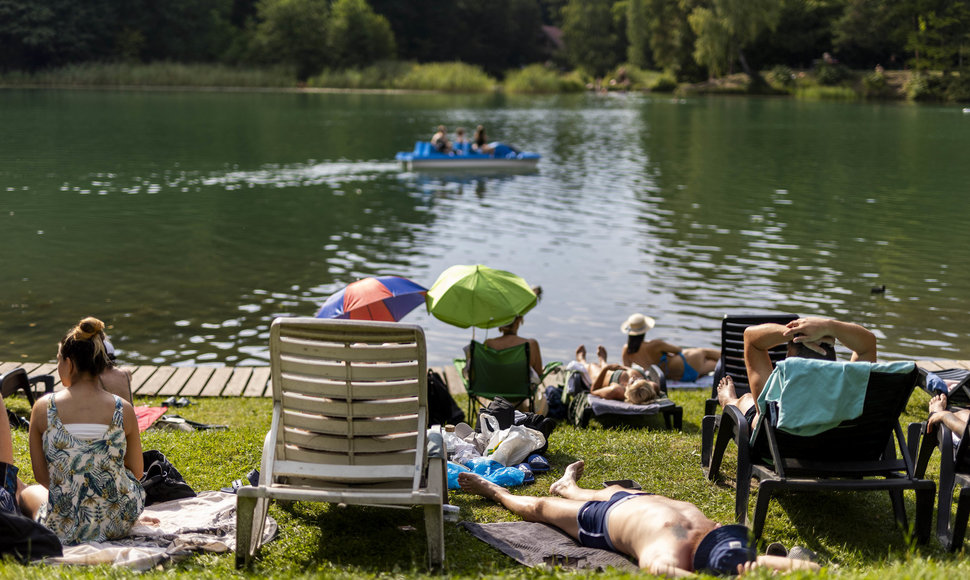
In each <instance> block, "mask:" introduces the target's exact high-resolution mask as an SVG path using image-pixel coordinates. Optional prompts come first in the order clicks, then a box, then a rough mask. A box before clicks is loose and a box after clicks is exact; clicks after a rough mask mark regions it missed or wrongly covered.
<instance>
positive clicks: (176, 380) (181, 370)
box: [156, 367, 203, 397]
mask: <svg viewBox="0 0 970 580" xmlns="http://www.w3.org/2000/svg"><path fill="white" fill-rule="evenodd" d="M198 368H203V367H176V368H175V372H174V373H172V377H171V378H170V379H168V380H167V381H165V384H164V385H162V388H161V389H158V393H156V394H157V395H158V396H159V397H164V396H166V395H178V394H179V393H180V392H181V391H182V389H183V388H184V387H185V383H187V382H188V381H189V379H190V378H191V377H192V373H194V372H195V371H196V370H197V369H198Z"/></svg>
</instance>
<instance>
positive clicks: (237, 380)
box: [222, 367, 253, 397]
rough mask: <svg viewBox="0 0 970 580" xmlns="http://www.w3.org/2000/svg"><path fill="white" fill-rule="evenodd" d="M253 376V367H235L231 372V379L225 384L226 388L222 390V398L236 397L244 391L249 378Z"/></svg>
mask: <svg viewBox="0 0 970 580" xmlns="http://www.w3.org/2000/svg"><path fill="white" fill-rule="evenodd" d="M251 376H253V367H236V368H235V370H233V372H232V377H230V378H229V382H227V383H226V388H224V389H222V396H223V397H238V396H239V395H242V394H243V391H245V390H246V385H247V384H248V383H249V377H251Z"/></svg>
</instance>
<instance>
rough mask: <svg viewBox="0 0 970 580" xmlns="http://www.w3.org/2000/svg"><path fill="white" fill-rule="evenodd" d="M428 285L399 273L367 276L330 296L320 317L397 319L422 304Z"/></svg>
mask: <svg viewBox="0 0 970 580" xmlns="http://www.w3.org/2000/svg"><path fill="white" fill-rule="evenodd" d="M427 292H428V289H427V288H425V287H424V286H421V285H420V284H416V283H414V282H412V281H410V280H408V279H407V278H401V277H400V276H378V277H376V278H364V279H362V280H357V281H356V282H352V283H350V284H348V285H347V287H346V288H344V289H343V290H340V291H339V292H337V293H335V294H333V295H332V296H330V298H327V301H326V302H324V303H323V306H321V307H320V310H319V311H318V312H317V318H350V319H352V320H383V321H386V322H397V321H398V320H401V319H402V318H404V315H406V314H407V313H408V312H411V311H412V310H414V309H415V308H416V307H417V306H418V305H419V304H424V295H425V294H426V293H427Z"/></svg>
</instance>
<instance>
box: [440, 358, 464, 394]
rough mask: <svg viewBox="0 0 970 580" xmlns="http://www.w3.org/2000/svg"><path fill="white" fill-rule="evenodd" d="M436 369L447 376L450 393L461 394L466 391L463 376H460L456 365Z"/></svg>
mask: <svg viewBox="0 0 970 580" xmlns="http://www.w3.org/2000/svg"><path fill="white" fill-rule="evenodd" d="M434 370H436V371H438V372H439V373H440V374H441V375H442V376H443V377H444V378H445V382H446V383H448V392H449V393H451V394H452V395H461V394H463V393H464V392H465V385H464V383H462V381H461V377H460V376H458V369H456V368H455V365H448V366H444V367H441V368H437V369H434Z"/></svg>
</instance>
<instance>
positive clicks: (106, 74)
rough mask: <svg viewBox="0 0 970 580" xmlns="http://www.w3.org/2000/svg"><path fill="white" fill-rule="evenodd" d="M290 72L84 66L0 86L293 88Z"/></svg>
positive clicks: (11, 75) (15, 78) (8, 77)
mask: <svg viewBox="0 0 970 580" xmlns="http://www.w3.org/2000/svg"><path fill="white" fill-rule="evenodd" d="M294 78H295V77H294V74H293V71H291V70H289V69H287V68H282V67H277V68H265V69H257V68H245V69H242V68H235V67H230V66H226V65H220V64H183V63H174V62H155V63H150V64H132V63H83V64H75V65H68V66H65V67H62V68H58V69H51V70H44V71H38V72H34V73H28V72H22V71H14V72H8V73H2V74H0V85H14V86H25V85H33V86H92V87H98V86H110V87H114V86H152V87H244V88H253V87H269V88H279V87H292V86H295V85H296V82H295V80H294Z"/></svg>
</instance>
